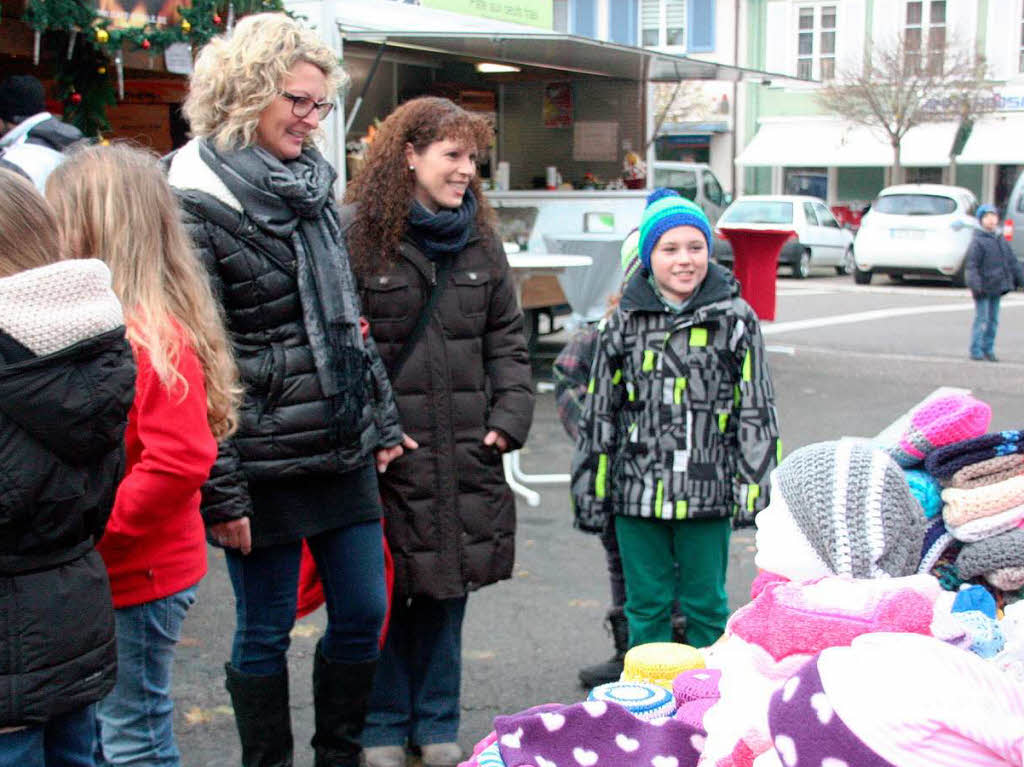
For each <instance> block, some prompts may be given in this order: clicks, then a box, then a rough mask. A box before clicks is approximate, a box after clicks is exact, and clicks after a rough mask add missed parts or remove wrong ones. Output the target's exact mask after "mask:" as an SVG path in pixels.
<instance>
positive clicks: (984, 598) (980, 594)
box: [951, 586, 996, 620]
mask: <svg viewBox="0 0 1024 767" xmlns="http://www.w3.org/2000/svg"><path fill="white" fill-rule="evenodd" d="M951 609H952V611H953V612H955V613H962V612H966V611H967V610H977V611H978V612H980V613H982V614H984V615H985V616H987V617H989V618H991V619H992V620H995V619H996V600H995V599H994V598H993V597H992V595H991V594H989V593H988V589H986V588H984V587H983V586H966V587H964V588H962V589H960V591H958V592H957V594H956V598H955V599H954V600H953V607H952V608H951Z"/></svg>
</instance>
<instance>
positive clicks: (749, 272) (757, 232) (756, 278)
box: [718, 226, 796, 320]
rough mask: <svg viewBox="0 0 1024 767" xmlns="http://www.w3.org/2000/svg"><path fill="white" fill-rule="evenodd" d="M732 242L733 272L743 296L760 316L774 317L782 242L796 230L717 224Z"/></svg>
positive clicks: (730, 242)
mask: <svg viewBox="0 0 1024 767" xmlns="http://www.w3.org/2000/svg"><path fill="white" fill-rule="evenodd" d="M718 230H719V231H720V232H721V233H722V234H723V235H725V238H726V239H727V240H729V244H730V245H732V257H733V262H732V263H733V269H732V270H733V273H734V274H735V275H736V279H737V280H738V281H739V283H740V295H742V296H743V300H745V301H746V302H747V303H748V304H750V306H751V307H752V308H753V309H754V312H755V313H756V314H757V316H758V317H759V318H760V319H762V320H774V319H775V278H776V276H777V272H778V269H779V253H781V252H782V246H783V245H785V244H786V241H787V240H788V239H789V238H790V237H795V236H796V232H794V231H791V230H788V229H772V228H767V229H754V228H750V227H743V226H720V227H718Z"/></svg>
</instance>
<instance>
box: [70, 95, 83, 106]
mask: <svg viewBox="0 0 1024 767" xmlns="http://www.w3.org/2000/svg"><path fill="white" fill-rule="evenodd" d="M71 103H72V104H81V103H82V94H81V93H72V94H71Z"/></svg>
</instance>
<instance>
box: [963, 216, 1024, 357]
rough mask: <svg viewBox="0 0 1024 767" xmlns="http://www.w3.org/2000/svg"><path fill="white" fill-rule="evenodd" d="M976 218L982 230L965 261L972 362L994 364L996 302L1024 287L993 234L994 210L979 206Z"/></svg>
mask: <svg viewBox="0 0 1024 767" xmlns="http://www.w3.org/2000/svg"><path fill="white" fill-rule="evenodd" d="M977 215H978V221H980V222H981V229H977V230H975V232H974V238H973V239H972V240H971V244H970V246H969V247H968V248H967V256H966V258H965V260H964V269H965V271H966V277H967V287H969V288H970V289H971V295H972V296H974V324H973V325H972V326H971V359H972V360H988V361H989V362H997V361H998V360H997V358H996V352H995V345H996V329H997V328H998V327H999V300H1000V298H1001V297H1002V296H1003V294H1004V293H1009V292H1010V291H1011V290H1017V289H1018V288H1022V287H1024V271H1022V270H1021V266H1020V262H1019V261H1017V257H1016V256H1015V255H1014V254H1013V251H1012V250H1011V249H1010V244H1009V243H1008V242H1007V241H1006V239H1005V238H1004V237H1002V235H1000V234H999V233H998V232H997V231H996V228H997V227H998V226H999V213H998V212H997V211H996V209H995V208H994V207H992V206H991V205H979V206H978V212H977Z"/></svg>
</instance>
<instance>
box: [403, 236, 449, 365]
mask: <svg viewBox="0 0 1024 767" xmlns="http://www.w3.org/2000/svg"><path fill="white" fill-rule="evenodd" d="M454 263H455V256H453V255H449V256H447V257H446V258H445V259H444V261H442V263H441V267H440V268H439V269H438V270H437V273H436V274H435V277H434V287H433V289H432V290H431V291H430V297H429V298H427V302H426V303H425V304H424V305H423V309H422V310H421V311H420V316H419V318H418V319H417V320H416V327H414V328H413V330H412V333H410V334H409V337H408V338H407V339H406V341H405V343H404V344H403V345H402V348H401V349H400V350H399V351H398V354H397V355H396V356H395V358H394V359H393V360H392V361H391V364H390V365H388V366H387V369H388V378H389V379H390V380H391V383H392V384H393V383H394V382H395V381H396V380H397V379H398V374H399V373H401V372H402V368H403V367H405V363H406V362H408V361H409V357H410V356H412V352H413V349H415V348H416V344H417V343H418V342H419V340H420V338H422V337H423V333H424V332H425V331H426V329H427V325H429V324H430V315H431V314H433V312H434V307H435V306H437V302H438V301H440V300H441V294H442V293H444V289H445V288H446V287H447V285H448V275H449V274H450V273H451V271H452V266H453V265H454Z"/></svg>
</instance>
